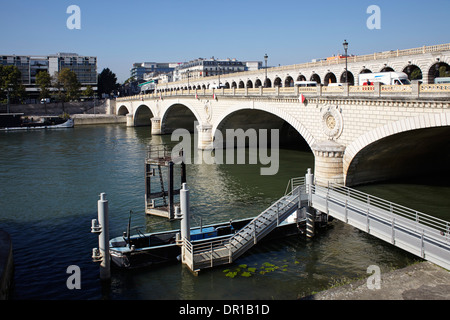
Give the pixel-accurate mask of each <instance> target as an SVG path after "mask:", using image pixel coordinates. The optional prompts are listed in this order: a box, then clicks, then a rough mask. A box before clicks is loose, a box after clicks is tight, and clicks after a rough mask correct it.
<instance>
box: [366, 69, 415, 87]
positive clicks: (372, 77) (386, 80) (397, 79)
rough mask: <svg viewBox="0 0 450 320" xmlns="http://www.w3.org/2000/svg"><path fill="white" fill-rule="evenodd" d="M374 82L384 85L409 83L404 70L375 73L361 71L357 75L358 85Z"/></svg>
mask: <svg viewBox="0 0 450 320" xmlns="http://www.w3.org/2000/svg"><path fill="white" fill-rule="evenodd" d="M375 82H380V83H381V84H384V85H402V86H404V85H410V84H411V82H410V81H409V79H408V75H407V74H406V73H404V72H377V73H361V74H360V75H359V85H360V86H367V85H372V84H374V83H375Z"/></svg>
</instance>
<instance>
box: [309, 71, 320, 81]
mask: <svg viewBox="0 0 450 320" xmlns="http://www.w3.org/2000/svg"><path fill="white" fill-rule="evenodd" d="M309 80H310V81H315V82H317V83H321V80H320V76H319V75H318V74H317V73H313V74H312V75H311V77H310V78H309Z"/></svg>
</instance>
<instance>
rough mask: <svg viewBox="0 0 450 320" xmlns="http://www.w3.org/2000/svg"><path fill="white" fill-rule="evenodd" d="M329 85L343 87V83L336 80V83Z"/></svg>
mask: <svg viewBox="0 0 450 320" xmlns="http://www.w3.org/2000/svg"><path fill="white" fill-rule="evenodd" d="M328 86H329V87H342V86H343V84H342V83H339V82H336V83H329V84H328Z"/></svg>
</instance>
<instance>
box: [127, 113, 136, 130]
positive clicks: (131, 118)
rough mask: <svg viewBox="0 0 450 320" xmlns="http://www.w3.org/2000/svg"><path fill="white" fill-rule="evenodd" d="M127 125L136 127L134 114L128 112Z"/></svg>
mask: <svg viewBox="0 0 450 320" xmlns="http://www.w3.org/2000/svg"><path fill="white" fill-rule="evenodd" d="M127 127H134V119H133V115H132V114H127Z"/></svg>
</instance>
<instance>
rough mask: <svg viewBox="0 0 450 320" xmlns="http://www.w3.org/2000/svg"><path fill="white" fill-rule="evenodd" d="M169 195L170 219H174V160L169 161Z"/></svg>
mask: <svg viewBox="0 0 450 320" xmlns="http://www.w3.org/2000/svg"><path fill="white" fill-rule="evenodd" d="M168 175H169V176H168V189H169V190H168V196H169V219H170V220H172V219H174V218H175V217H174V205H173V162H172V161H169V170H168Z"/></svg>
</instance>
